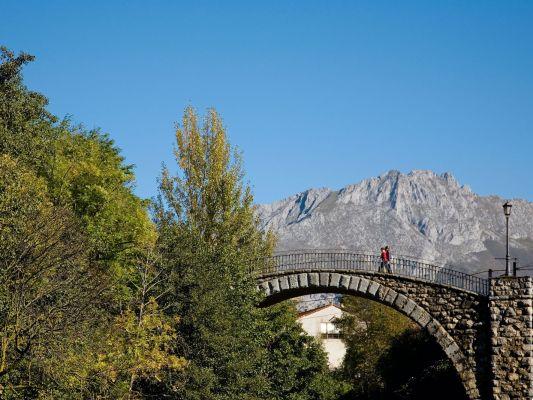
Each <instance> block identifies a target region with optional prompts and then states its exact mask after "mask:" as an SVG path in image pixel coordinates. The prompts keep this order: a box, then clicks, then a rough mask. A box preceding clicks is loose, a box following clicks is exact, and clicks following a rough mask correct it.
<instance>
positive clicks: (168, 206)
mask: <svg viewBox="0 0 533 400" xmlns="http://www.w3.org/2000/svg"><path fill="white" fill-rule="evenodd" d="M176 140H177V148H176V149H175V156H176V161H177V163H178V166H179V167H180V168H179V172H178V174H177V175H175V176H172V175H171V174H170V172H169V171H168V169H166V168H165V169H164V170H163V173H162V177H161V184H160V196H159V200H158V202H157V204H156V206H155V208H154V217H155V221H156V225H157V228H158V233H159V248H160V251H161V254H162V255H163V260H164V262H163V264H164V265H165V268H166V271H167V273H168V274H169V276H170V280H169V283H170V286H169V295H167V296H165V301H164V304H165V306H166V307H168V308H167V310H168V311H169V312H171V313H176V314H178V315H180V317H181V322H180V324H179V325H178V330H179V332H180V338H181V339H182V343H181V351H182V353H181V354H183V356H184V357H185V358H186V359H187V361H188V366H187V368H186V369H185V371H184V373H183V374H182V376H181V377H177V378H176V379H177V380H179V379H183V382H184V383H183V386H181V387H179V389H178V398H181V399H187V400H194V399H198V400H200V399H202V400H204V399H205V400H207V399H217V400H219V399H220V400H222V399H223V400H226V399H227V400H229V399H236V398H238V399H243V400H247V399H250V400H251V399H286V398H290V399H294V400H296V399H298V400H300V399H301V400H307V399H317V400H318V399H319V398H324V399H326V398H328V397H321V394H320V393H324V394H326V392H327V391H328V390H330V389H331V390H330V393H334V394H336V393H338V391H335V390H333V389H332V388H333V386H334V385H335V384H336V383H337V382H336V381H334V380H332V379H329V378H330V376H329V373H328V371H327V364H326V358H325V355H324V353H323V351H322V350H321V349H320V347H319V346H318V345H317V343H315V342H314V341H313V340H312V339H311V338H309V337H307V336H305V335H304V334H303V331H302V329H301V327H300V326H299V325H298V324H297V323H296V316H295V313H294V310H293V311H291V310H290V309H289V308H287V306H278V307H274V308H271V309H266V310H265V309H259V308H258V307H257V304H258V303H259V302H260V300H261V296H260V294H259V292H258V291H257V290H256V286H255V285H256V284H255V279H254V274H253V266H254V265H260V264H261V262H262V260H264V258H265V257H266V256H268V255H270V254H271V249H272V248H273V237H272V236H271V235H270V234H268V233H264V232H262V231H261V229H260V227H259V221H258V219H257V217H256V216H255V214H254V207H253V197H252V194H251V191H250V188H249V187H248V186H247V185H245V184H244V183H243V172H242V167H241V158H240V156H239V154H238V153H236V152H235V151H234V150H232V148H231V146H230V144H229V143H228V141H227V138H226V133H225V130H224V127H223V125H222V121H221V119H220V117H219V115H218V114H217V113H216V112H215V111H214V110H209V111H208V113H207V116H206V117H205V120H204V123H203V124H202V125H201V124H200V123H199V121H198V117H197V115H196V112H195V111H194V110H193V109H192V108H190V107H189V108H187V109H186V110H185V114H184V116H183V120H182V123H181V124H180V125H179V126H178V128H177V131H176ZM318 382H321V383H318ZM311 384H312V385H311ZM328 396H329V394H328ZM329 398H333V397H331V396H330V397H329Z"/></svg>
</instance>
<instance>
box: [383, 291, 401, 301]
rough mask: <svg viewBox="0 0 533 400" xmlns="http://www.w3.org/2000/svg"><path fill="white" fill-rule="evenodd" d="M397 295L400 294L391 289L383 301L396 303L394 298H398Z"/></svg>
mask: <svg viewBox="0 0 533 400" xmlns="http://www.w3.org/2000/svg"><path fill="white" fill-rule="evenodd" d="M397 296H398V293H397V292H396V291H394V290H392V289H390V290H389V291H388V292H387V294H386V295H385V298H384V299H383V301H385V303H387V304H394V300H396V297H397Z"/></svg>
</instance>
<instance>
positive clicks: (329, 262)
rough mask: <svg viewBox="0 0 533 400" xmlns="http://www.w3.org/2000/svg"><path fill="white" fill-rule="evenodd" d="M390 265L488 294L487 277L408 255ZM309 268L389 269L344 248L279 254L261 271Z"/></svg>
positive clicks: (404, 273) (398, 272)
mask: <svg viewBox="0 0 533 400" xmlns="http://www.w3.org/2000/svg"><path fill="white" fill-rule="evenodd" d="M390 266H391V269H392V271H391V272H390V274H391V275H392V276H398V277H406V278H414V279H417V280H420V281H424V282H428V283H434V284H439V285H446V286H451V287H454V288H457V289H461V290H467V291H470V292H475V293H479V294H481V295H484V296H488V294H489V281H488V279H484V278H480V277H478V276H473V275H469V274H467V273H464V272H461V271H457V270H454V269H450V268H443V267H441V266H438V265H433V264H428V263H425V262H421V261H415V260H410V259H406V258H392V259H391V262H390ZM309 270H314V271H316V270H318V271H320V270H328V271H331V270H335V271H339V272H344V271H364V272H386V271H385V270H384V268H383V267H382V265H381V259H380V257H379V256H377V255H370V254H359V253H353V252H350V251H344V250H336V251H314V250H310V251H295V252H284V253H279V254H276V255H274V256H273V257H271V258H269V259H268V260H267V262H266V263H265V264H263V265H262V266H261V268H260V269H259V271H258V272H259V274H260V276H262V277H266V276H269V275H277V274H282V273H290V272H299V271H309Z"/></svg>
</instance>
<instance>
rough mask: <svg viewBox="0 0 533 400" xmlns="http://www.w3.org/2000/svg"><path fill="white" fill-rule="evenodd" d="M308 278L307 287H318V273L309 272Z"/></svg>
mask: <svg viewBox="0 0 533 400" xmlns="http://www.w3.org/2000/svg"><path fill="white" fill-rule="evenodd" d="M308 277H309V286H310V287H313V286H318V285H319V282H320V280H319V277H318V272H311V273H309V274H308Z"/></svg>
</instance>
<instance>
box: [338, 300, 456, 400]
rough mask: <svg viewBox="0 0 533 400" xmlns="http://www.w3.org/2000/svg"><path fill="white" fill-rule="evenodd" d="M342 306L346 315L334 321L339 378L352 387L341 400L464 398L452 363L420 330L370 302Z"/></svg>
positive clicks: (388, 310)
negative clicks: (339, 337) (342, 347)
mask: <svg viewBox="0 0 533 400" xmlns="http://www.w3.org/2000/svg"><path fill="white" fill-rule="evenodd" d="M343 305H344V308H345V311H346V312H347V313H349V314H347V315H346V316H345V317H343V318H342V319H341V320H340V321H339V325H340V327H341V331H342V332H343V334H344V337H345V341H346V345H347V354H346V356H345V360H344V364H343V368H342V371H341V373H342V376H343V377H344V378H345V379H346V380H347V381H349V382H351V383H352V390H351V391H350V392H349V394H348V396H347V397H346V398H350V399H369V400H370V399H373V400H374V399H387V400H389V399H390V400H403V399H406V400H407V399H410V400H411V399H428V398H432V399H463V398H465V397H464V396H465V392H464V389H463V388H462V385H461V382H460V380H459V378H458V376H457V374H456V372H455V370H454V369H453V366H452V365H451V362H450V361H449V360H448V359H447V358H446V355H445V354H444V353H443V351H442V349H441V348H440V347H439V345H438V344H437V343H436V342H435V341H434V339H433V338H431V337H430V336H429V334H428V333H427V332H426V331H425V330H421V329H420V328H419V327H418V326H417V325H415V324H414V323H413V322H412V321H410V320H409V319H408V318H407V317H405V316H403V315H401V314H400V313H399V312H397V311H395V310H393V309H391V308H389V307H387V306H384V305H381V304H379V303H377V302H374V301H371V300H367V299H364V298H358V297H351V296H350V297H348V296H346V297H344V298H343ZM436 386H438V387H439V391H438V393H436V392H435V387H436Z"/></svg>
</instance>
